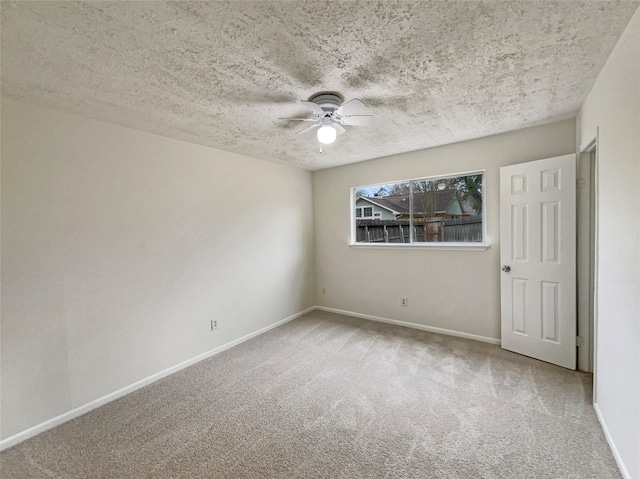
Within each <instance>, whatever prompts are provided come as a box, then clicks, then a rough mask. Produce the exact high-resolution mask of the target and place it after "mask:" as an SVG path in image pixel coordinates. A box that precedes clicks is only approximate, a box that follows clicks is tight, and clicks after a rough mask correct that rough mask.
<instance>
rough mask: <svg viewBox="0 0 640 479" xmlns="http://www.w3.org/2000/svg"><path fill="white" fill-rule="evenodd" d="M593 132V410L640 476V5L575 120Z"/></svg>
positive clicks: (584, 135)
mask: <svg viewBox="0 0 640 479" xmlns="http://www.w3.org/2000/svg"><path fill="white" fill-rule="evenodd" d="M577 131H578V145H579V147H580V148H583V147H585V146H587V145H588V143H589V142H591V141H592V140H593V139H595V138H596V134H597V137H598V144H597V148H598V160H597V161H598V167H597V169H598V172H597V181H598V222H599V223H598V230H597V233H596V234H597V237H598V247H597V255H598V263H597V268H598V273H597V277H596V281H597V285H598V286H597V288H598V293H597V327H596V329H597V344H596V371H595V373H596V378H595V379H596V381H595V383H596V400H597V404H596V407H597V409H598V412H599V414H600V419H601V422H602V424H603V426H604V429H605V431H606V432H607V434H608V435H609V441H610V443H611V445H612V446H613V449H614V453H615V454H617V459H618V462H619V464H620V465H621V469H623V471H625V472H626V477H629V478H632V477H633V478H637V477H640V299H639V298H640V210H639V209H638V205H640V10H638V11H637V12H636V14H635V16H634V17H633V19H632V20H631V22H630V24H629V25H628V27H627V29H626V31H625V33H624V34H623V36H622V37H621V39H620V41H619V42H618V44H617V46H616V47H615V49H614V50H613V52H612V53H611V56H610V57H609V59H608V61H607V63H606V65H605V67H604V69H603V70H602V72H601V73H600V76H599V77H598V80H597V81H596V83H595V85H594V87H593V89H592V91H591V93H590V94H589V96H588V97H587V100H586V102H585V103H584V106H583V108H582V110H581V111H580V114H579V115H578V122H577Z"/></svg>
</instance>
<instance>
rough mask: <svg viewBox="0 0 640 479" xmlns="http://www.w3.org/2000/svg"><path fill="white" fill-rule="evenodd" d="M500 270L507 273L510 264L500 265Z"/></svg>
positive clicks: (509, 269)
mask: <svg viewBox="0 0 640 479" xmlns="http://www.w3.org/2000/svg"><path fill="white" fill-rule="evenodd" d="M502 271H504V272H505V273H508V272H509V271H511V266H509V265H505V266H503V267H502Z"/></svg>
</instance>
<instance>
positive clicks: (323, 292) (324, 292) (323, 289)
mask: <svg viewBox="0 0 640 479" xmlns="http://www.w3.org/2000/svg"><path fill="white" fill-rule="evenodd" d="M326 294H327V288H322V295H323V296H324V295H326Z"/></svg>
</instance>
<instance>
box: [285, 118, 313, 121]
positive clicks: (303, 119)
mask: <svg viewBox="0 0 640 479" xmlns="http://www.w3.org/2000/svg"><path fill="white" fill-rule="evenodd" d="M278 120H291V121H318V120H317V119H316V118H278Z"/></svg>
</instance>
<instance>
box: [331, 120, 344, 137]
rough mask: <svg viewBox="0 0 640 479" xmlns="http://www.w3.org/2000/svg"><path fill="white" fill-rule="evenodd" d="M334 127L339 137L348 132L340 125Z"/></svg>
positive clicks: (335, 124) (334, 124)
mask: <svg viewBox="0 0 640 479" xmlns="http://www.w3.org/2000/svg"><path fill="white" fill-rule="evenodd" d="M333 127H334V128H335V129H336V132H337V133H338V136H340V135H342V134H343V133H344V132H345V131H347V130H345V129H344V128H343V127H342V125H341V124H340V123H333Z"/></svg>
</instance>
